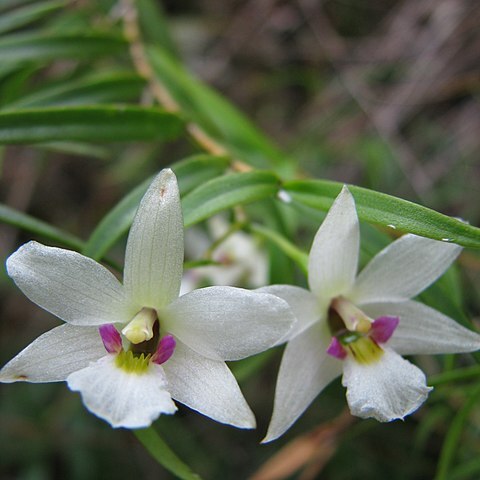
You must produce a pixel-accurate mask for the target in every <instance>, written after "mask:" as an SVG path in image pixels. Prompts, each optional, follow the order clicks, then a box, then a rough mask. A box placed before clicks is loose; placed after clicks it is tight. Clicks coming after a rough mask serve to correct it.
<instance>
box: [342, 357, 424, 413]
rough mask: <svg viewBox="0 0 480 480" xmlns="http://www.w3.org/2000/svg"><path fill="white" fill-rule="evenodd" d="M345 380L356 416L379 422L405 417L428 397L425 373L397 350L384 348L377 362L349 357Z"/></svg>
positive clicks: (349, 400)
mask: <svg viewBox="0 0 480 480" xmlns="http://www.w3.org/2000/svg"><path fill="white" fill-rule="evenodd" d="M344 362H345V365H344V370H343V379H342V383H343V386H344V387H347V400H348V405H349V407H350V411H351V412H352V414H353V415H356V416H357V417H361V418H375V419H376V420H378V421H379V422H390V421H391V420H397V419H403V418H404V417H405V416H407V415H409V414H411V413H413V412H414V411H415V410H417V408H418V407H420V405H421V404H422V403H423V402H424V401H425V400H426V399H427V396H428V392H429V391H430V390H431V388H430V387H427V385H426V379H425V375H424V373H423V372H422V371H421V370H420V369H419V368H417V367H416V366H415V365H412V364H411V363H410V362H408V361H407V360H405V359H404V358H402V357H401V356H400V355H398V354H397V353H395V352H394V351H393V350H390V349H388V348H385V349H384V353H383V355H382V357H381V358H380V359H379V360H378V361H377V362H375V363H372V364H367V365H363V364H360V363H357V362H356V361H355V360H353V359H352V358H351V357H347V358H346V359H345V361H344Z"/></svg>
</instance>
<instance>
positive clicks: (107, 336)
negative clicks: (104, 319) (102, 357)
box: [98, 323, 122, 353]
mask: <svg viewBox="0 0 480 480" xmlns="http://www.w3.org/2000/svg"><path fill="white" fill-rule="evenodd" d="M98 330H99V332H100V336H101V337H102V342H103V344H104V345H105V349H106V350H107V352H108V353H119V352H121V351H122V337H121V336H120V333H118V330H117V329H116V328H115V326H114V325H113V324H111V323H108V324H106V325H102V326H101V327H99V329H98Z"/></svg>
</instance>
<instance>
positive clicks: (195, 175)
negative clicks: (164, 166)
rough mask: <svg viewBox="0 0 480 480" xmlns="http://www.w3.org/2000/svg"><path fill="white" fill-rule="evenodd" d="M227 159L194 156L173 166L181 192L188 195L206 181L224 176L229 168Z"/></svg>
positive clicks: (212, 156) (211, 156)
mask: <svg viewBox="0 0 480 480" xmlns="http://www.w3.org/2000/svg"><path fill="white" fill-rule="evenodd" d="M228 165H229V160H228V158H226V157H217V156H214V155H202V154H200V155H193V156H191V157H188V158H185V159H184V160H182V161H180V162H176V163H174V164H173V165H172V167H171V168H172V169H173V171H174V172H175V175H176V176H177V179H178V184H179V187H180V192H181V194H182V196H183V195H186V194H187V193H189V192H190V191H192V190H193V189H194V188H196V187H198V186H199V185H202V184H203V183H205V182H206V181H208V180H210V179H212V178H215V177H218V176H219V175H222V174H223V173H224V172H225V170H226V169H227V168H228Z"/></svg>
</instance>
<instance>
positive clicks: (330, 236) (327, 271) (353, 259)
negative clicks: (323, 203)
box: [308, 186, 360, 303]
mask: <svg viewBox="0 0 480 480" xmlns="http://www.w3.org/2000/svg"><path fill="white" fill-rule="evenodd" d="M359 245H360V233H359V225H358V217H357V211H356V209H355V201H354V199H353V197H352V195H351V193H350V192H349V190H348V188H347V187H346V186H345V187H343V189H342V191H341V192H340V194H339V195H338V197H337V198H336V200H335V202H334V203H333V205H332V207H331V208H330V211H329V212H328V215H327V216H326V218H325V220H324V221H323V223H322V225H321V226H320V228H319V229H318V232H317V234H316V235H315V239H314V240H313V245H312V249H311V250H310V257H309V261H308V282H309V285H310V290H311V291H312V292H313V293H314V295H316V296H317V297H318V298H320V299H323V301H324V303H327V302H328V301H329V300H330V299H331V298H333V297H336V296H338V295H341V294H344V293H346V292H347V291H348V290H350V288H351V286H352V285H353V282H354V280H355V275H356V273H357V264H358V251H359Z"/></svg>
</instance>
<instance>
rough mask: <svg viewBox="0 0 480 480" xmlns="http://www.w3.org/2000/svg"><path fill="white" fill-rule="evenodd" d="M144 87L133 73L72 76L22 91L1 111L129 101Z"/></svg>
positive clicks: (141, 81)
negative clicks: (59, 82) (39, 88)
mask: <svg viewBox="0 0 480 480" xmlns="http://www.w3.org/2000/svg"><path fill="white" fill-rule="evenodd" d="M144 87H145V80H144V79H143V78H142V77H140V76H138V75H136V74H132V73H112V74H109V75H105V76H102V77H101V78H97V77H95V78H91V77H88V78H82V79H75V80H73V81H64V82H62V83H61V84H60V85H55V86H53V87H52V86H48V87H47V88H43V89H41V90H38V91H36V92H33V93H30V94H27V95H23V96H22V97H21V98H18V99H16V100H14V101H11V102H9V103H7V104H6V105H5V106H4V108H3V111H6V110H12V109H19V108H38V107H45V106H53V105H55V106H60V105H62V106H65V105H95V104H100V103H109V102H120V101H128V100H133V99H135V98H138V97H139V96H140V94H141V92H142V90H143V88H144Z"/></svg>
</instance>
